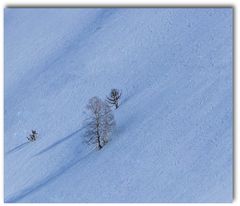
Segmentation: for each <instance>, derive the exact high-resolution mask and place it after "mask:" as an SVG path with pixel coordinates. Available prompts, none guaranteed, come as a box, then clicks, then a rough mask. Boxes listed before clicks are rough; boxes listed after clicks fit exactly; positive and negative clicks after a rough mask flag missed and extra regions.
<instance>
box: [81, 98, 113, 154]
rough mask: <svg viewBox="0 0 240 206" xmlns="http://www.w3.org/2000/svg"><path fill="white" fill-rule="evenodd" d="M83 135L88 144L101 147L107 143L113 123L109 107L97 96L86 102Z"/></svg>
mask: <svg viewBox="0 0 240 206" xmlns="http://www.w3.org/2000/svg"><path fill="white" fill-rule="evenodd" d="M85 121H86V122H85V126H86V127H85V128H86V130H85V134H84V137H85V139H86V142H87V143H88V144H95V145H96V147H97V149H99V150H100V149H101V148H102V147H103V146H104V145H105V144H107V142H108V139H109V136H110V133H111V132H112V129H113V127H114V125H115V121H114V116H113V113H112V111H111V108H110V107H109V106H108V105H107V103H105V102H104V101H102V100H101V99H100V98H98V97H93V98H91V99H90V100H89V102H88V104H87V118H86V120H85Z"/></svg>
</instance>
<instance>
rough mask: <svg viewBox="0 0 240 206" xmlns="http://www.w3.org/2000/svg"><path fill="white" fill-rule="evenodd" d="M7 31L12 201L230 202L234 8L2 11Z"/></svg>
mask: <svg viewBox="0 0 240 206" xmlns="http://www.w3.org/2000/svg"><path fill="white" fill-rule="evenodd" d="M4 31H5V45H4V47H5V72H4V75H5V83H4V84H5V93H4V101H5V106H4V112H5V115H4V122H5V125H4V129H5V131H4V133H5V138H4V144H5V156H4V159H5V164H4V165H5V168H4V170H5V174H4V180H5V182H4V185H5V201H6V202H231V201H232V133H233V128H232V10H231V9H223V8H222V9H221V8H219V9H176V8H175V9H166V8H164V9H6V10H5V30H4ZM111 88H118V89H121V90H122V92H123V95H122V101H121V105H120V107H119V109H118V110H115V111H114V115H115V119H116V123H117V126H116V128H115V130H114V133H113V135H112V137H111V138H112V139H111V141H110V142H109V143H108V144H107V145H106V146H105V147H104V148H103V149H102V150H101V151H96V150H94V149H92V148H91V147H88V146H87V145H84V144H83V143H82V141H83V137H82V134H83V131H84V128H83V123H84V110H85V106H86V104H87V102H88V100H89V98H91V97H93V96H99V97H101V98H105V96H106V95H107V94H108V93H109V92H110V89H111ZM31 129H36V130H37V131H38V132H39V134H40V138H39V140H38V141H36V142H33V143H28V142H27V139H26V136H27V135H28V134H29V132H30V131H31Z"/></svg>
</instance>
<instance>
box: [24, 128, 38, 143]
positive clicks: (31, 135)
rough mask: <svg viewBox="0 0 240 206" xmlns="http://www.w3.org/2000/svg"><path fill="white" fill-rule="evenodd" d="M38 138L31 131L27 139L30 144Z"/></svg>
mask: <svg viewBox="0 0 240 206" xmlns="http://www.w3.org/2000/svg"><path fill="white" fill-rule="evenodd" d="M37 138H38V133H37V131H36V130H32V133H31V134H30V135H29V136H28V137H27V139H28V140H29V141H30V142H33V141H36V140H37Z"/></svg>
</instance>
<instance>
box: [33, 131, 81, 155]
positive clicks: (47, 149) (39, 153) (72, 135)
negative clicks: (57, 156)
mask: <svg viewBox="0 0 240 206" xmlns="http://www.w3.org/2000/svg"><path fill="white" fill-rule="evenodd" d="M84 128H85V127H82V128H80V129H78V130H76V131H75V132H73V133H71V134H69V135H67V136H66V137H64V138H62V139H61V140H59V141H56V142H55V143H53V144H52V145H50V146H48V147H46V148H45V149H43V150H41V151H40V152H38V153H36V154H35V155H34V156H38V155H41V154H43V153H45V152H47V151H49V150H50V149H52V148H53V147H56V146H57V145H59V144H61V143H63V142H65V141H67V140H69V139H71V138H73V137H74V135H75V134H77V133H78V132H80V131H81V130H83V129H84Z"/></svg>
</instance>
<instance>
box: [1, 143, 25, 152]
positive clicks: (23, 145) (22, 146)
mask: <svg viewBox="0 0 240 206" xmlns="http://www.w3.org/2000/svg"><path fill="white" fill-rule="evenodd" d="M28 143H29V142H24V143H22V144H20V145H18V146H16V147H14V148H13V149H11V150H9V151H8V152H6V154H10V153H12V152H16V151H19V150H21V149H22V148H24V147H25V146H26V145H27V144H28Z"/></svg>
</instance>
